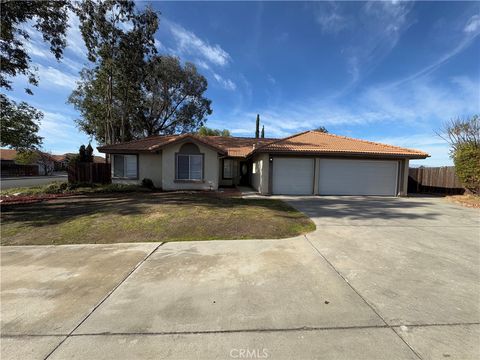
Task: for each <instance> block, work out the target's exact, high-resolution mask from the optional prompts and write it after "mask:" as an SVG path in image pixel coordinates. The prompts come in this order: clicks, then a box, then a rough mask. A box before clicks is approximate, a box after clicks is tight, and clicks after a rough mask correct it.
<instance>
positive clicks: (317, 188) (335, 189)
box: [271, 157, 399, 196]
mask: <svg viewBox="0 0 480 360" xmlns="http://www.w3.org/2000/svg"><path fill="white" fill-rule="evenodd" d="M272 160H273V161H272V163H271V165H272V166H273V169H272V193H273V194H284V195H313V194H319V195H383V196H396V195H397V193H398V177H399V161H398V160H374V159H338V158H335V159H334V158H314V157H274V158H273V159H272Z"/></svg>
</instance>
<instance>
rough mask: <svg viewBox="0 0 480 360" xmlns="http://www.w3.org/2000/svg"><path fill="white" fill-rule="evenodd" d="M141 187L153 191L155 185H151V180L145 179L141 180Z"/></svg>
mask: <svg viewBox="0 0 480 360" xmlns="http://www.w3.org/2000/svg"><path fill="white" fill-rule="evenodd" d="M142 186H143V187H145V188H147V189H154V188H155V185H153V181H152V179H147V178H145V179H143V180H142Z"/></svg>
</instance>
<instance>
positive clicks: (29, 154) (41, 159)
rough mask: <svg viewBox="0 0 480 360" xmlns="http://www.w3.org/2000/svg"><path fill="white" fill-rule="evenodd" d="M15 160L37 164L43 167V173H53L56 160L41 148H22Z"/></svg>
mask: <svg viewBox="0 0 480 360" xmlns="http://www.w3.org/2000/svg"><path fill="white" fill-rule="evenodd" d="M15 162H16V163H18V164H23V165H31V164H37V165H38V166H41V167H42V169H43V175H45V176H47V175H50V174H52V172H53V169H54V160H53V158H52V155H51V154H49V153H47V152H45V151H40V150H21V151H19V152H18V153H17V155H16V157H15Z"/></svg>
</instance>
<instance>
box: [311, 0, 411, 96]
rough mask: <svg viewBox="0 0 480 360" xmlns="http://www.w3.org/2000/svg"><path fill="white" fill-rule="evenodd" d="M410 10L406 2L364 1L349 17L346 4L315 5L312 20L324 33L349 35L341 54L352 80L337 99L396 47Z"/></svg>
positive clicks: (409, 5) (409, 21)
mask: <svg viewBox="0 0 480 360" xmlns="http://www.w3.org/2000/svg"><path fill="white" fill-rule="evenodd" d="M411 9H412V4H410V3H406V2H396V3H391V2H366V3H364V4H363V5H362V6H359V8H358V10H356V13H355V15H354V16H352V15H351V7H350V6H349V5H348V4H347V5H345V4H344V3H341V2H336V3H323V2H322V3H319V4H318V6H317V12H316V18H315V20H316V21H317V22H318V23H319V24H320V26H321V28H322V31H323V32H324V33H331V34H335V33H338V32H340V31H342V32H345V33H348V36H347V37H346V40H345V41H344V42H343V48H342V50H341V53H342V54H343V56H344V58H345V65H346V68H347V72H348V73H349V74H350V75H351V79H350V81H349V82H348V83H347V84H346V85H345V86H344V88H343V89H342V90H340V91H339V93H338V94H336V96H341V95H343V94H345V93H347V92H348V91H350V90H351V89H353V88H354V86H356V85H357V84H358V83H359V82H360V81H361V80H362V79H363V78H364V77H365V76H366V75H368V74H369V73H370V72H371V71H373V69H375V68H376V67H377V66H378V64H380V63H381V62H382V60H383V59H384V58H385V57H386V56H387V55H388V54H389V53H390V52H391V51H392V50H393V49H394V48H395V46H396V45H397V43H398V41H399V40H400V38H401V36H402V34H403V33H404V32H405V30H406V29H408V28H409V27H410V25H411V24H412V23H413V22H412V20H411V19H410V16H409V14H410V11H411ZM332 96H335V94H332Z"/></svg>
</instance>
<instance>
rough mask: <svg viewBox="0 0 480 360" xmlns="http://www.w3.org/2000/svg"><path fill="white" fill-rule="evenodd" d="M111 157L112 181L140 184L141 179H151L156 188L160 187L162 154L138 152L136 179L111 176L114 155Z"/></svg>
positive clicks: (115, 182)
mask: <svg viewBox="0 0 480 360" xmlns="http://www.w3.org/2000/svg"><path fill="white" fill-rule="evenodd" d="M111 159H112V183H114V184H132V185H134V184H141V183H142V180H143V179H151V180H152V181H153V184H154V185H155V187H157V188H161V187H162V154H161V153H158V154H138V179H115V178H113V168H114V164H113V161H114V157H113V156H112V157H111Z"/></svg>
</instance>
